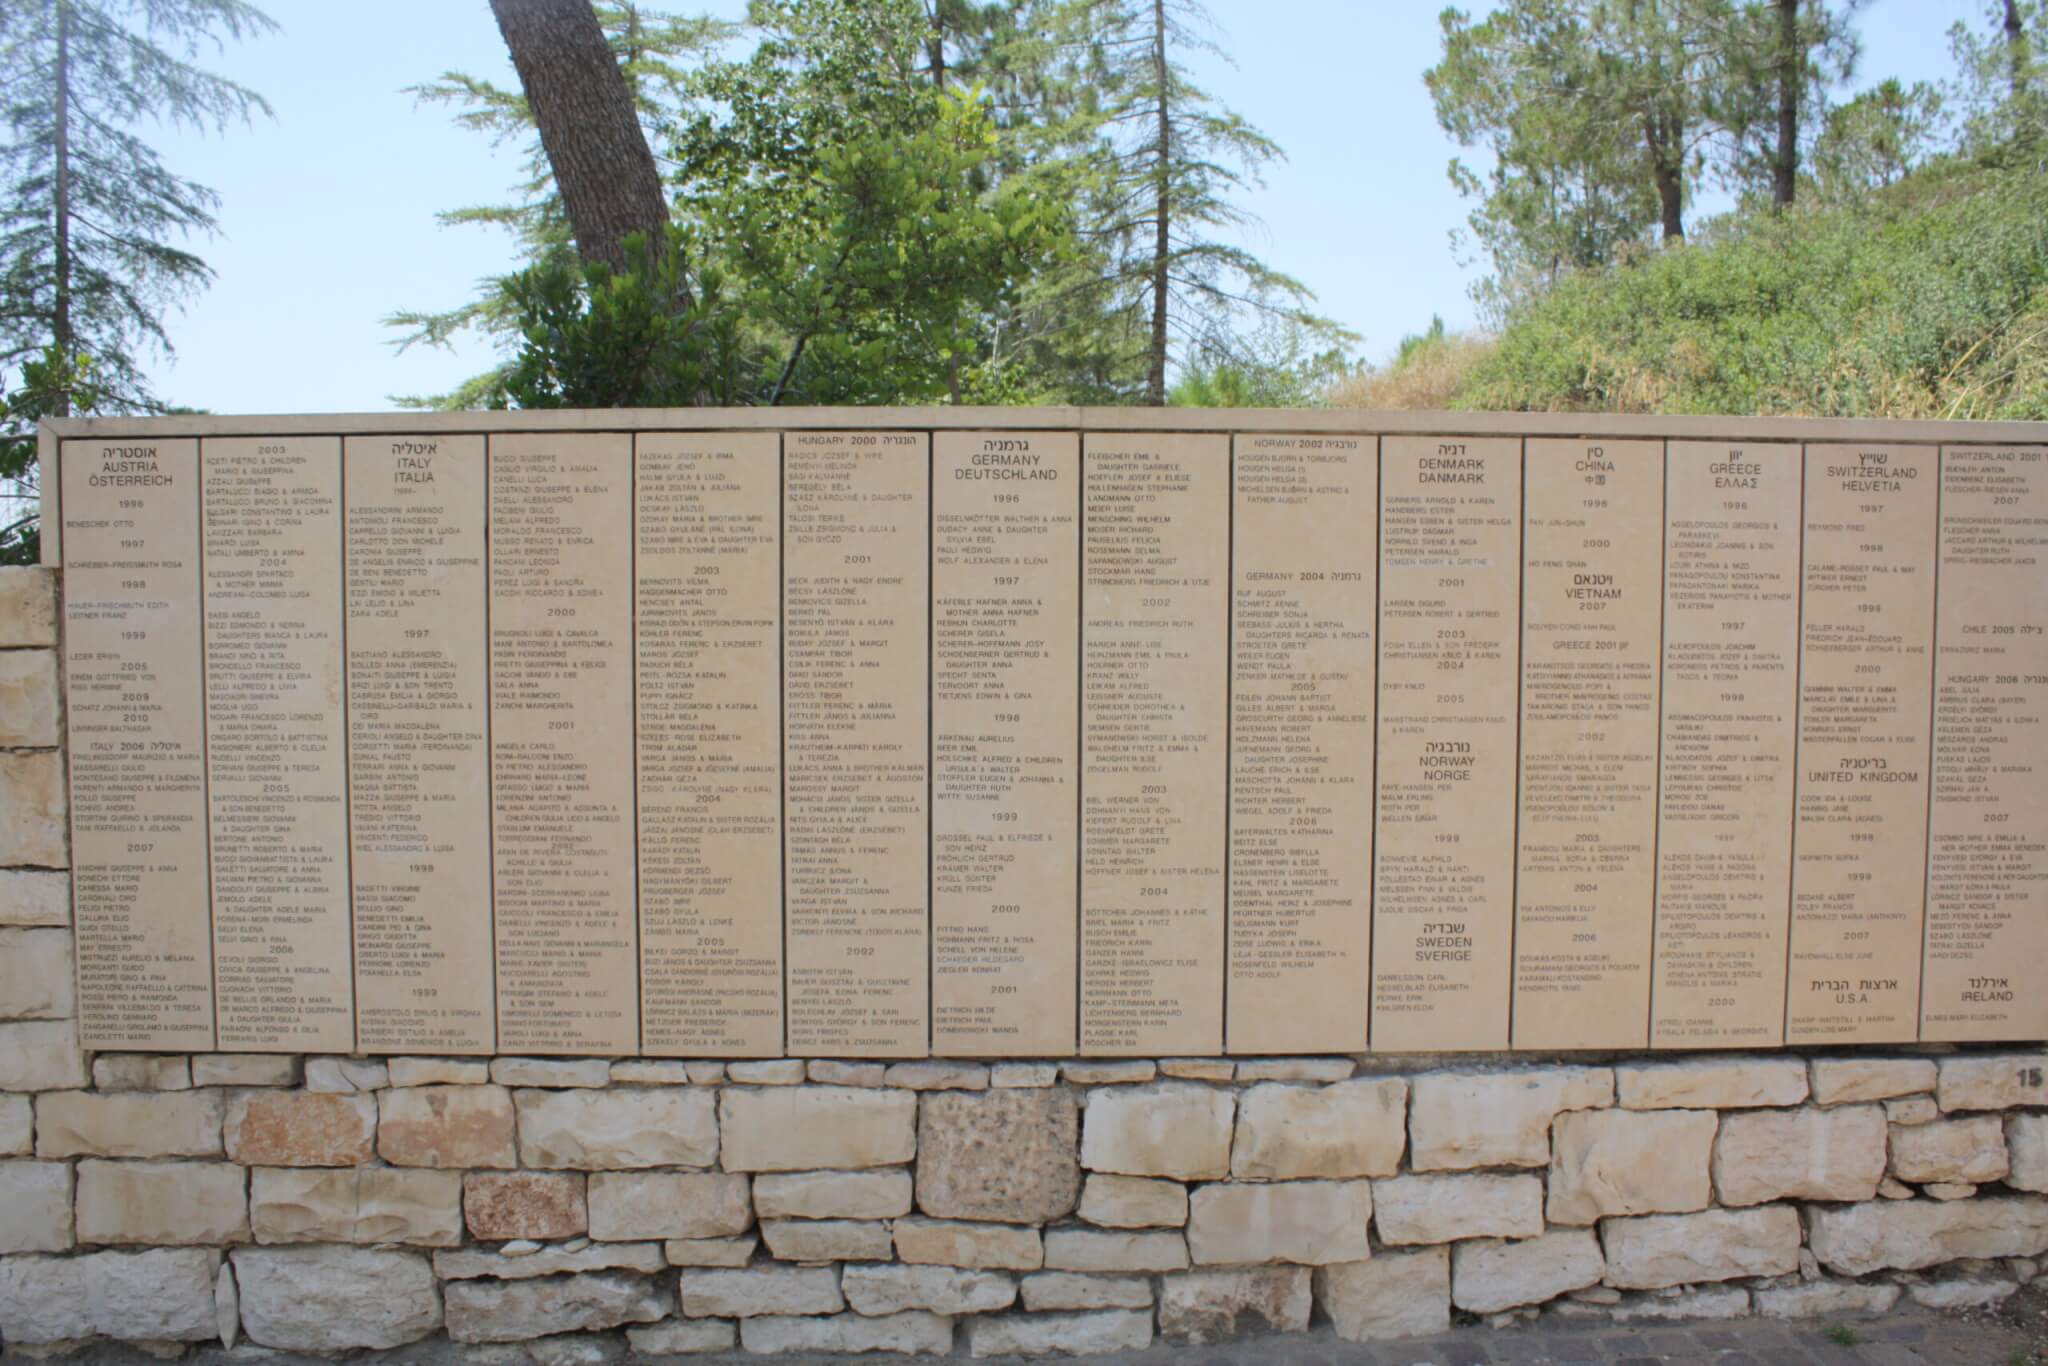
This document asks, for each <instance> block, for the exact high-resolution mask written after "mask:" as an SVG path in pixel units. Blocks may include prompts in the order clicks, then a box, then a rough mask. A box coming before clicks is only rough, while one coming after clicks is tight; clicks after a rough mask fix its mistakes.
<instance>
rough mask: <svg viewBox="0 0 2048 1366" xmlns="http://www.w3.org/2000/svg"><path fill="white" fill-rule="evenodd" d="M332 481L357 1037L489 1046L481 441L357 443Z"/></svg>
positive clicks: (492, 1028) (377, 1047)
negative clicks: (344, 633) (342, 643)
mask: <svg viewBox="0 0 2048 1366" xmlns="http://www.w3.org/2000/svg"><path fill="white" fill-rule="evenodd" d="M342 489H343V501H344V503H345V504H346V517H347V524H346V528H345V530H346V540H347V552H348V765H349V843H350V860H349V872H350V881H351V885H352V887H353V891H354V903H355V969H356V1045H355V1046H356V1047H357V1048H358V1049H360V1050H362V1051H364V1052H400V1051H408V1050H420V1051H428V1052H435V1053H488V1052H490V1051H491V1050H492V1047H493V1044H494V1043H495V1040H496V1036H497V1010H496V1004H495V1002H494V1000H493V994H494V993H493V991H492V987H491V976H490V974H489V973H488V972H486V971H484V970H483V967H484V965H485V964H486V963H488V962H490V961H491V894H490V888H491V789H490V767H489V755H488V753H487V747H488V743H489V733H490V656H489V650H490V642H489V639H488V637H487V634H486V632H487V629H488V627H487V623H488V620H489V618H488V614H487V612H486V607H487V605H488V596H489V585H488V584H487V582H486V580H485V564H484V558H485V556H484V511H485V508H484V496H485V468H484V440H483V438H482V437H480V436H426V435H422V436H414V437H350V438H349V439H348V442H347V444H346V448H345V453H344V456H343V472H342Z"/></svg>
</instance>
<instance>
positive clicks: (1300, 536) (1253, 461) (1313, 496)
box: [1228, 436, 1379, 1053]
mask: <svg viewBox="0 0 2048 1366" xmlns="http://www.w3.org/2000/svg"><path fill="white" fill-rule="evenodd" d="M1378 457H1379V452H1378V443H1377V442H1375V441H1373V440H1372V439H1371V438H1369V437H1367V438H1360V437H1349V436H1339V437H1325V436H1240V437H1238V438H1237V441H1236V455H1235V461H1234V465H1235V468H1234V471H1233V483H1234V485H1235V502H1234V507H1233V513H1232V521H1231V536H1232V543H1233V546H1234V550H1233V552H1232V556H1231V558H1232V562H1233V566H1232V585H1233V586H1232V590H1231V592H1232V599H1231V626H1230V648H1231V658H1230V678H1231V702H1230V706H1231V714H1230V755H1231V764H1230V951H1229V964H1230V1010H1229V1020H1228V1025H1229V1038H1230V1048H1231V1051H1233V1052H1238V1053H1284V1052H1295V1051H1303V1050H1313V1049H1317V1048H1338V1049H1341V1050H1344V1051H1362V1050H1363V1049H1364V1048H1365V1047H1366V1033H1367V1024H1368V1019H1369V1012H1368V1010H1367V1008H1366V999H1367V996H1368V994H1369V993H1368V987H1369V986H1370V984H1371V976H1372V965H1371V962H1370V953H1371V949H1370V941H1371V937H1372V921H1371V918H1370V905H1369V903H1370V894H1371V888H1372V747H1373V695H1374V687H1373V682H1374V668H1375V665H1376V661H1377V656H1378V645H1379V642H1378V639H1377V635H1376V633H1375V630H1374V624H1373V615H1374V613H1373V605H1374V604H1375V602H1376V601H1377V594H1376V592H1375V587H1376V580H1377V577H1378V569H1379V564H1378V556H1377V554H1376V553H1375V547H1374V540H1375V538H1374V537H1373V535H1372V534H1371V529H1372V528H1374V527H1375V526H1377V524H1378V519H1379V458H1378Z"/></svg>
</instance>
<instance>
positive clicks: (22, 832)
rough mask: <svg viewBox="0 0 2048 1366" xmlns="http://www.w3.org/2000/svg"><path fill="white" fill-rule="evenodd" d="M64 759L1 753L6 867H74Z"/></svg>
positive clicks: (0, 839)
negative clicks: (68, 829) (65, 792)
mask: <svg viewBox="0 0 2048 1366" xmlns="http://www.w3.org/2000/svg"><path fill="white" fill-rule="evenodd" d="M66 819H67V818H66V815H65V808H64V762H63V756H62V755H61V754H58V753H57V752H55V751H53V750H40V751H34V752H30V753H19V752H17V753H4V752H0V863H5V864H23V863H26V864H33V865H35V866H37V867H41V868H68V867H70V866H71V854H70V848H71V846H70V842H69V839H68V832H67V830H66Z"/></svg>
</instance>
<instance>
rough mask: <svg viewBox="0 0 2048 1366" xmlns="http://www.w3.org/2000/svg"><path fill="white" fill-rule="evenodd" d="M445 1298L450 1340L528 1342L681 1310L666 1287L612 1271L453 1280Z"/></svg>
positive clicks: (653, 1320) (656, 1319) (655, 1320)
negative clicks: (531, 1277) (514, 1278)
mask: <svg viewBox="0 0 2048 1366" xmlns="http://www.w3.org/2000/svg"><path fill="white" fill-rule="evenodd" d="M442 1297H443V1299H444V1300H445V1301H446V1304H447V1313H448V1336H449V1337H450V1338H452V1339H454V1340H455V1341H456V1342H525V1341H528V1340H529V1339H532V1338H541V1337H552V1336H554V1335H556V1334H561V1333H584V1332H595V1331H599V1330H602V1329H606V1328H620V1327H623V1326H625V1325H626V1324H629V1323H658V1322H660V1321H661V1320H663V1319H665V1318H667V1317H668V1316H669V1315H670V1314H672V1313H674V1312H675V1300H674V1298H673V1297H672V1296H671V1295H670V1294H669V1292H668V1287H667V1286H666V1285H665V1284H664V1283H662V1282H659V1281H653V1280H649V1279H648V1278H647V1277H645V1276H630V1275H621V1274H619V1273H617V1272H612V1271H592V1272H584V1273H582V1274H579V1275H574V1276H545V1277H542V1278H540V1279H538V1280H531V1281H452V1282H450V1283H449V1284H448V1285H447V1286H446V1287H445V1288H444V1289H443V1291H442Z"/></svg>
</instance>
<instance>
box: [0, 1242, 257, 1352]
mask: <svg viewBox="0 0 2048 1366" xmlns="http://www.w3.org/2000/svg"><path fill="white" fill-rule="evenodd" d="M219 1268H220V1253H219V1252H217V1251H215V1250H214V1249H212V1248H197V1247H194V1248H151V1249H150V1250H148V1251H146V1252H89V1253H86V1254H84V1255H82V1256H76V1257H8V1258H5V1259H0V1332H4V1333H5V1334H6V1335H7V1345H8V1347H9V1348H19V1347H23V1346H28V1345H32V1344H38V1343H62V1342H71V1341H75V1340H77V1339H81V1338H93V1337H106V1338H115V1339H118V1340H122V1341H127V1342H147V1343H161V1342H204V1341H206V1340H207V1339H209V1338H216V1337H218V1336H219V1334H220V1324H219V1320H218V1318H217V1316H216V1314H215V1308H214V1277H215V1273H216V1272H217V1271H218V1270H219Z"/></svg>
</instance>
